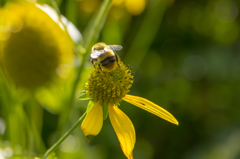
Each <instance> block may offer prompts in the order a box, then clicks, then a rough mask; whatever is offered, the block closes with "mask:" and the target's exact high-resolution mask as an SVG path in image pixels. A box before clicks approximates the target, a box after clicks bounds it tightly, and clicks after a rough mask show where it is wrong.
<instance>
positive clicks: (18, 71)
mask: <svg viewBox="0 0 240 159" xmlns="http://www.w3.org/2000/svg"><path fill="white" fill-rule="evenodd" d="M2 12H3V13H2V15H3V17H4V19H3V20H2V23H1V24H0V28H4V32H3V31H2V35H3V34H5V35H8V36H4V38H2V41H1V43H3V49H2V52H3V53H2V54H3V55H2V59H3V60H2V61H3V67H4V71H5V73H6V74H7V76H8V77H9V78H10V79H11V80H12V81H13V83H14V84H15V85H16V86H18V87H23V88H26V89H28V90H36V89H37V88H39V87H41V86H45V85H47V84H48V83H51V82H53V81H54V78H55V77H62V76H63V75H62V74H67V72H69V69H68V70H67V69H65V70H64V69H63V68H69V67H71V66H72V65H73V55H74V54H73V53H74V52H73V42H72V40H71V39H70V38H69V36H68V35H67V34H66V32H65V31H64V30H63V29H62V28H61V27H60V26H59V24H57V23H56V22H54V21H53V20H52V19H51V18H50V16H49V15H48V14H46V13H45V12H44V11H42V10H41V9H39V8H38V7H37V6H36V3H31V2H22V3H20V2H15V3H14V2H13V3H9V4H7V5H6V6H5V7H4V9H3V11H2ZM2 30H3V29H2ZM59 70H60V71H59ZM64 71H66V72H65V73H64Z"/></svg>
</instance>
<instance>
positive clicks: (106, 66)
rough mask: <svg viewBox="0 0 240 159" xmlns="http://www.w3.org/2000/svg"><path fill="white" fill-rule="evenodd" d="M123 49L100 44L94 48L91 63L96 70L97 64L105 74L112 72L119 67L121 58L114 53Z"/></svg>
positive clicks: (117, 46)
mask: <svg viewBox="0 0 240 159" xmlns="http://www.w3.org/2000/svg"><path fill="white" fill-rule="evenodd" d="M122 48H123V47H122V46H121V45H106V44H105V43H103V42H99V43H97V44H95V45H94V46H93V47H92V52H91V62H92V64H93V66H94V67H95V69H96V66H95V65H96V64H97V65H98V66H99V68H100V69H101V70H102V72H103V73H105V72H111V71H112V70H114V69H115V68H116V66H117V65H118V66H119V68H120V65H119V63H118V62H119V60H120V59H119V57H118V55H117V54H116V53H115V52H114V51H119V50H121V49H122Z"/></svg>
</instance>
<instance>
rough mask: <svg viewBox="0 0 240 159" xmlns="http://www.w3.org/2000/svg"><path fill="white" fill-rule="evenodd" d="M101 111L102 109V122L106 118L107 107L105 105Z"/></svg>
mask: <svg viewBox="0 0 240 159" xmlns="http://www.w3.org/2000/svg"><path fill="white" fill-rule="evenodd" d="M102 109H103V120H105V119H106V118H107V117H108V107H107V106H106V105H103V106H102Z"/></svg>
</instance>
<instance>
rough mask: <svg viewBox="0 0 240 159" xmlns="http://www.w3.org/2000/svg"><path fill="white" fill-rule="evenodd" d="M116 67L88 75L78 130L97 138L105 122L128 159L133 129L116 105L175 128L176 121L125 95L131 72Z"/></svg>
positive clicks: (139, 100)
mask: <svg viewBox="0 0 240 159" xmlns="http://www.w3.org/2000/svg"><path fill="white" fill-rule="evenodd" d="M119 64H120V68H119V67H117V68H116V69H115V70H113V71H111V72H105V73H103V72H102V71H101V70H100V69H99V68H96V69H95V70H94V71H93V72H92V73H91V75H90V78H89V79H88V82H87V84H86V92H85V93H83V94H82V95H81V96H80V99H86V97H89V98H91V101H90V102H89V106H88V109H87V115H86V117H85V118H84V120H83V122H82V125H81V129H82V131H83V133H84V135H85V136H89V135H97V134H98V133H99V132H100V130H101V128H102V125H103V120H104V119H105V118H106V117H107V113H106V112H109V118H110V121H111V124H112V126H113V128H114V130H115V133H116V134H117V137H118V140H119V142H120V145H121V148H122V151H123V153H124V154H125V156H126V157H127V158H128V159H132V158H133V155H132V151H133V148H134V145H135V140H136V139H135V129H134V126H133V124H132V122H131V120H130V119H129V118H128V117H127V115H125V114H124V113H123V112H122V111H121V110H120V109H119V108H118V103H119V102H120V101H121V100H125V101H126V102H129V103H131V104H133V105H135V106H137V107H139V108H141V109H144V110H146V111H148V112H150V113H152V114H155V115H157V116H158V117H161V118H163V119H165V120H167V121H169V122H171V123H173V124H176V125H178V121H177V120H176V119H175V118H174V117H173V116H172V114H170V113H169V112H168V111H166V110H165V109H163V108H161V107H160V106H158V105H156V104H154V103H152V102H151V101H149V100H147V99H144V98H141V97H137V96H133V95H129V94H127V93H128V92H129V88H130V87H131V86H132V83H133V76H132V73H131V70H130V69H129V68H128V67H126V66H125V65H124V64H123V62H121V61H120V62H119ZM106 110H108V111H106Z"/></svg>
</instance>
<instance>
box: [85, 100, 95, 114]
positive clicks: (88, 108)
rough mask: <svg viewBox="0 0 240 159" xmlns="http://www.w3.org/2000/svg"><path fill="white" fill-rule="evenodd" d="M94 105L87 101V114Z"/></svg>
mask: <svg viewBox="0 0 240 159" xmlns="http://www.w3.org/2000/svg"><path fill="white" fill-rule="evenodd" d="M94 104H95V103H94V102H92V101H89V103H88V106H87V112H89V111H90V110H91V109H92V107H93V105H94Z"/></svg>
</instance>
